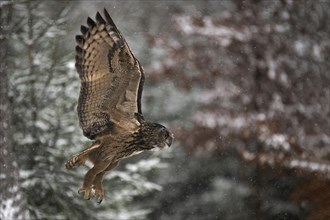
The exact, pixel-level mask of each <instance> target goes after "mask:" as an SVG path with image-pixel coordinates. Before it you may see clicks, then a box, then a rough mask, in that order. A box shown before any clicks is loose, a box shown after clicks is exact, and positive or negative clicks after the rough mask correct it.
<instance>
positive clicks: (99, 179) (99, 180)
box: [93, 161, 119, 204]
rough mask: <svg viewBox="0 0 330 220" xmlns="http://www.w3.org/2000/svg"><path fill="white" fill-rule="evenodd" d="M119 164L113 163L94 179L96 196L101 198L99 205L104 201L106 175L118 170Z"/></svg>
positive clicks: (117, 162)
mask: <svg viewBox="0 0 330 220" xmlns="http://www.w3.org/2000/svg"><path fill="white" fill-rule="evenodd" d="M118 164H119V161H116V162H114V163H111V164H110V165H109V166H108V167H107V168H106V169H105V170H104V171H103V172H101V173H99V174H97V175H96V177H95V179H94V183H93V186H94V189H95V194H96V195H97V196H98V197H99V198H98V201H97V203H99V204H100V203H101V202H102V200H103V197H104V190H103V184H102V182H103V177H104V175H105V174H106V173H107V172H108V171H110V170H112V169H114V168H116V167H117V166H118Z"/></svg>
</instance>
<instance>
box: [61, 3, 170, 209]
mask: <svg viewBox="0 0 330 220" xmlns="http://www.w3.org/2000/svg"><path fill="white" fill-rule="evenodd" d="M95 20H96V21H94V20H93V19H91V18H89V17H88V19H87V25H88V26H87V27H86V26H81V35H77V36H76V42H77V46H76V69H77V72H78V73H79V77H80V81H81V87H80V95H79V100H78V107H77V111H78V118H79V125H80V127H81V129H82V130H83V133H84V135H85V136H86V137H88V138H89V139H91V140H94V142H93V143H92V144H91V145H90V146H89V147H88V148H86V149H85V150H83V151H82V152H80V153H79V154H77V155H74V156H72V157H71V159H70V160H68V161H67V162H66V164H65V167H66V168H67V169H71V168H74V167H77V166H79V165H81V164H84V163H85V161H86V160H89V161H91V162H92V163H93V164H94V166H93V167H92V168H91V169H90V170H89V171H88V172H87V173H86V175H85V178H84V183H83V186H82V187H81V188H80V190H79V191H80V192H82V193H84V198H85V199H90V198H91V197H92V196H93V195H94V194H95V195H96V196H97V197H98V202H99V203H100V202H101V201H102V200H103V197H104V190H103V186H102V180H103V177H104V175H105V173H106V172H107V171H110V170H111V169H113V168H115V167H116V166H117V165H118V163H119V162H120V161H121V160H122V159H124V158H127V157H130V156H133V155H135V154H137V153H140V152H142V151H144V150H151V149H153V148H155V147H159V148H164V147H165V146H170V145H171V144H172V140H173V134H172V133H171V132H170V131H169V130H168V129H167V128H166V127H164V126H162V125H160V124H157V123H151V122H147V121H145V120H144V118H143V116H142V109H141V96H142V90H143V83H144V72H143V68H142V66H141V65H140V63H139V61H138V60H137V59H136V58H135V57H134V55H133V53H132V52H131V50H130V48H129V46H128V44H127V42H126V41H125V39H124V37H123V36H122V35H121V33H120V32H119V30H118V29H117V27H116V25H115V24H114V22H113V20H112V19H111V17H110V15H109V13H108V12H107V10H106V9H104V17H102V16H101V14H100V13H99V12H97V14H96V17H95Z"/></svg>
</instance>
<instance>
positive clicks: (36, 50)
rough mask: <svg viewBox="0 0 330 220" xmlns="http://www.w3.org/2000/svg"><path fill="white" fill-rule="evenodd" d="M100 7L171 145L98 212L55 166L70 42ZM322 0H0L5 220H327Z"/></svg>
mask: <svg viewBox="0 0 330 220" xmlns="http://www.w3.org/2000/svg"><path fill="white" fill-rule="evenodd" d="M103 8H106V9H107V10H108V11H109V12H110V14H111V16H112V18H113V20H114V22H115V23H116V25H117V26H118V28H119V29H120V30H121V32H122V33H123V35H124V36H125V38H126V40H127V41H128V43H129V45H130V46H131V49H132V51H133V53H134V54H135V56H136V57H137V58H138V59H139V60H140V62H141V63H142V65H143V66H144V69H145V72H146V83H145V86H144V93H143V112H144V115H145V118H147V119H148V120H153V121H157V122H159V123H162V124H165V125H166V126H168V127H170V128H171V130H172V131H173V132H174V134H175V142H174V146H173V147H171V148H170V149H165V150H163V151H161V152H146V153H143V154H140V155H139V156H136V157H133V158H130V159H127V160H125V162H124V163H122V164H121V165H120V166H119V167H118V168H117V169H116V170H115V171H113V172H111V173H110V174H109V175H107V176H106V179H105V183H104V185H105V190H106V197H105V200H104V201H103V203H102V204H101V205H99V206H98V205H96V201H95V200H92V201H85V200H83V198H82V196H81V195H79V194H78V193H77V191H78V189H79V187H80V184H81V183H82V179H83V175H84V173H85V172H86V171H87V169H88V168H87V166H85V167H80V168H78V169H76V170H74V171H68V170H66V169H64V162H65V161H66V160H67V159H68V157H69V156H70V155H71V154H73V153H75V152H77V151H80V150H82V149H83V148H84V147H85V146H87V145H88V143H90V142H89V140H88V139H87V138H85V137H84V136H83V135H82V132H81V130H80V129H79V127H78V120H77V116H76V105H77V99H78V93H79V86H80V82H79V78H78V74H76V71H75V69H74V56H75V54H74V48H75V42H74V36H75V35H76V34H78V33H79V29H80V25H82V24H84V25H85V24H86V19H87V17H88V16H91V17H92V18H94V16H95V14H96V12H97V11H102V10H103ZM329 15H330V1H327V0H296V1H294V0H273V1H270V0H224V1H211V0H204V1H137V0H136V1H135V0H134V1H133V0H132V1H36V0H34V1H32V0H31V1H29V0H21V1H18V0H17V1H9V0H7V1H3V0H2V1H1V2H0V27H1V33H0V44H1V45H0V48H1V50H0V64H1V66H0V94H1V102H0V117H1V118H0V146H1V150H0V152H1V157H0V162H1V174H0V180H1V181H0V188H1V201H0V219H2V220H11V219H123V220H124V219H157V220H158V219H160V220H170V219H171V220H172V219H192V220H197V219H223V220H234V219H238V220H240V219H257V220H260V219H264V220H268V219H269V220H275V219H276V220H280V219H309V220H326V219H330V127H329V126H330V121H329V120H330V104H329V102H330V89H329V85H330V62H329V57H330V38H329V33H330V23H329V21H330V16H329Z"/></svg>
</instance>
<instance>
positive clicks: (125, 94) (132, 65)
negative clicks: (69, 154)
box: [76, 9, 144, 139]
mask: <svg viewBox="0 0 330 220" xmlns="http://www.w3.org/2000/svg"><path fill="white" fill-rule="evenodd" d="M104 15H105V19H104V18H103V17H102V16H101V14H100V13H99V12H97V14H96V17H95V18H96V22H95V21H94V20H93V19H91V18H90V17H88V18H87V25H88V27H86V26H81V28H80V30H81V33H82V35H77V36H76V42H77V46H76V69H77V72H78V73H79V77H80V81H81V87H80V96H79V100H78V107H77V111H78V118H79V124H80V127H81V128H82V130H83V133H84V135H85V136H86V137H88V138H90V139H94V138H95V137H96V136H97V135H100V134H103V133H104V132H111V129H112V128H113V127H114V126H120V127H122V128H124V129H128V130H132V129H135V128H136V127H137V126H138V125H139V124H138V122H137V120H136V119H135V114H136V113H139V114H142V110H141V96H142V90H143V82H144V73H143V69H142V67H141V65H140V63H139V61H138V60H137V59H136V58H135V57H134V55H133V54H132V52H131V50H130V48H129V46H128V44H127V42H126V41H125V39H124V38H123V37H122V35H121V33H120V32H119V30H118V29H117V27H116V25H115V24H114V22H113V20H112V19H111V17H110V15H109V13H108V12H107V11H106V10H105V9H104Z"/></svg>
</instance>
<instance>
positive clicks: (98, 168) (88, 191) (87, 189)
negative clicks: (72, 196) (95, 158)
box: [79, 161, 111, 199]
mask: <svg viewBox="0 0 330 220" xmlns="http://www.w3.org/2000/svg"><path fill="white" fill-rule="evenodd" d="M110 163H111V162H110V161H100V162H98V163H96V164H95V165H94V167H93V168H91V169H90V170H89V171H88V172H87V173H86V175H85V178H84V184H83V187H81V188H80V189H79V193H85V196H84V198H85V199H90V198H91V197H92V195H93V194H92V186H93V182H94V180H95V178H96V176H97V175H98V174H100V173H102V172H103V171H104V170H105V169H107V167H108V166H109V165H110Z"/></svg>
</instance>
